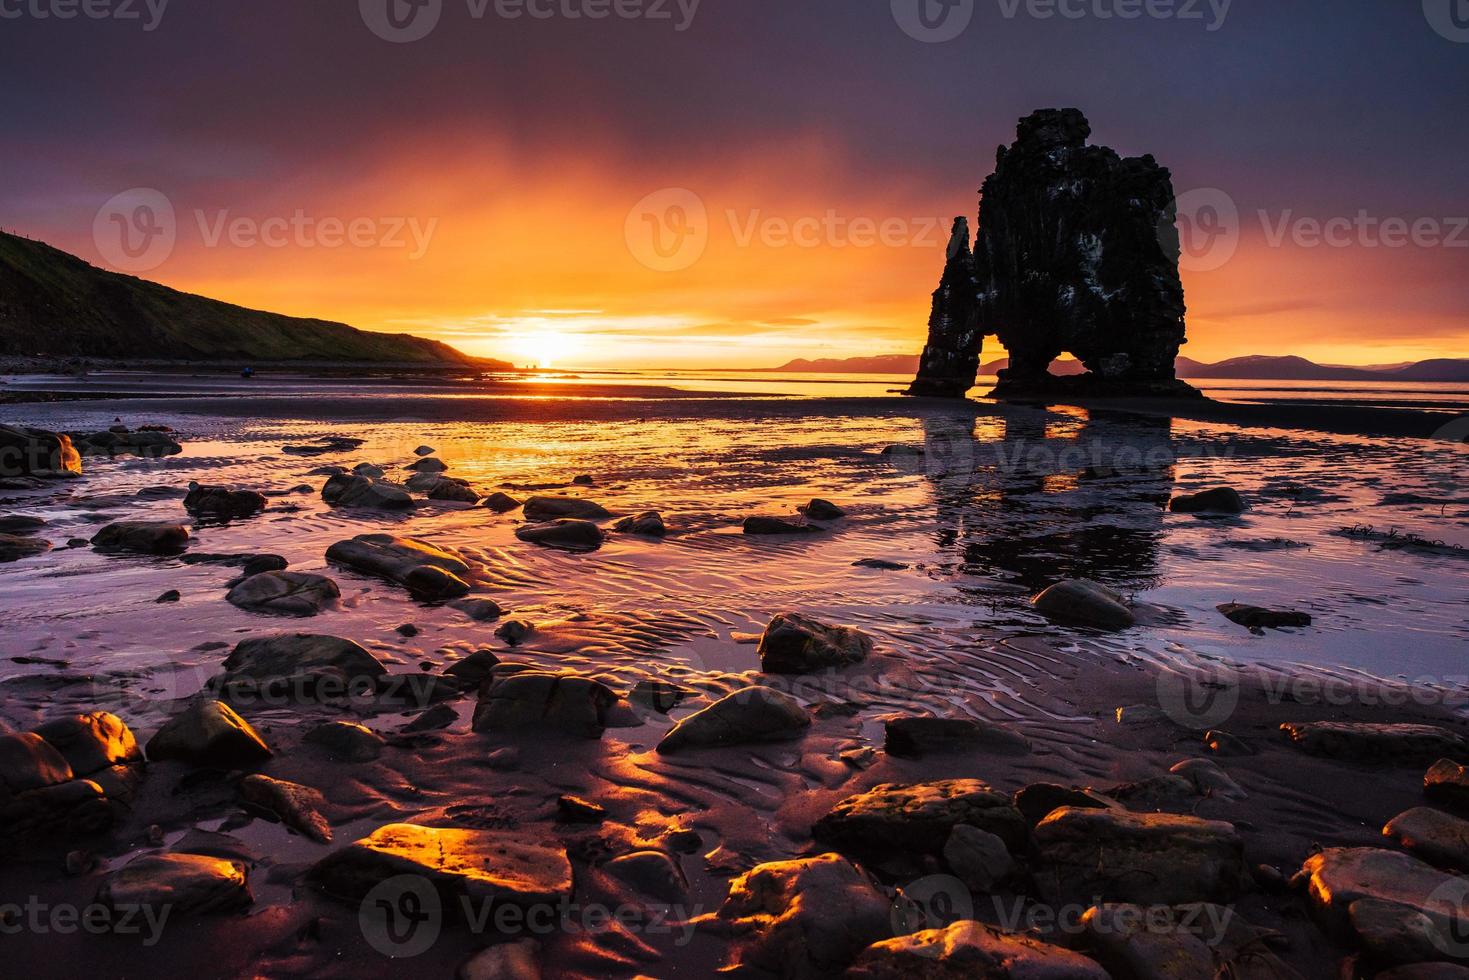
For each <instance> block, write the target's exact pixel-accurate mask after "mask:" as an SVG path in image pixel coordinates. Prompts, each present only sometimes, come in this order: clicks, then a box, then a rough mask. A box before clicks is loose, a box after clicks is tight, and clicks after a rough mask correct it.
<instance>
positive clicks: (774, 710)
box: [658, 687, 811, 753]
mask: <svg viewBox="0 0 1469 980" xmlns="http://www.w3.org/2000/svg"><path fill="white" fill-rule="evenodd" d="M810 727H811V716H810V715H809V714H808V713H807V712H806V709H805V708H803V707H801V704H800V702H799V701H797V700H796V699H795V698H793V697H791V696H790V695H789V694H786V693H784V692H782V691H776V690H772V689H771V688H768V687H747V688H744V689H743V690H739V691H735V692H734V693H733V694H729V695H726V696H725V697H723V698H720V699H719V700H718V701H715V702H714V703H713V704H711V705H709V706H708V707H707V708H704V709H703V710H701V711H697V712H695V713H694V714H691V715H689V716H688V717H687V718H685V719H683V720H682V721H680V722H679V723H678V724H676V725H674V726H673V729H672V730H671V731H669V733H668V734H667V735H665V736H663V740H662V741H660V742H659V743H658V751H659V752H660V753H670V752H680V751H683V750H685V749H690V748H715V747H719V746H725V745H749V744H755V743H760V742H782V741H788V740H790V739H796V738H800V737H801V736H803V735H805V734H806V730H807V729H808V728H810Z"/></svg>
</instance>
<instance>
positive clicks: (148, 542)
mask: <svg viewBox="0 0 1469 980" xmlns="http://www.w3.org/2000/svg"><path fill="white" fill-rule="evenodd" d="M188 545H189V529H188V528H186V527H184V526H183V525H182V524H169V523H166V522H157V521H119V522H117V523H116V524H109V525H107V526H106V527H104V528H103V529H102V530H100V531H98V532H97V533H96V534H94V535H93V536H92V547H94V548H96V549H97V550H98V551H112V552H132V553H134V554H141V555H175V554H178V553H179V552H181V551H183V550H184V549H185V548H187V547H188Z"/></svg>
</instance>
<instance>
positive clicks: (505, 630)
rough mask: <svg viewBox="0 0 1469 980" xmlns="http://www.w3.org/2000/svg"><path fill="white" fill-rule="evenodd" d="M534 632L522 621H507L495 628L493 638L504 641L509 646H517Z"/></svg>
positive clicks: (532, 627) (530, 626)
mask: <svg viewBox="0 0 1469 980" xmlns="http://www.w3.org/2000/svg"><path fill="white" fill-rule="evenodd" d="M535 631H536V628H535V626H534V625H532V624H531V623H527V622H526V621H525V620H523V619H509V620H506V621H505V622H503V623H501V624H500V625H499V626H497V627H495V636H497V637H499V638H500V639H502V640H504V641H505V643H506V644H508V645H509V646H512V647H514V646H519V645H520V644H521V643H522V642H524V641H525V638H526V637H528V636H530V635H531V634H532V633H534V632H535Z"/></svg>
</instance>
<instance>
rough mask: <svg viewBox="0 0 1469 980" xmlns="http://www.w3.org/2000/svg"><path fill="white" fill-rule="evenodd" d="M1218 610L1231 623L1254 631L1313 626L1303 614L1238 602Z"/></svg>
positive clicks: (1309, 619) (1220, 607)
mask: <svg viewBox="0 0 1469 980" xmlns="http://www.w3.org/2000/svg"><path fill="white" fill-rule="evenodd" d="M1218 609H1219V611H1220V612H1221V613H1223V614H1224V617H1225V618H1226V619H1228V620H1229V621H1230V622H1231V623H1235V624H1236V625H1239V626H1246V627H1249V628H1250V629H1252V630H1260V629H1285V628H1288V627H1292V626H1310V625H1311V617H1310V616H1309V615H1307V614H1306V613H1303V612H1284V611H1280V610H1275V609H1262V608H1261V607H1259V606H1247V605H1243V604H1241V603H1238V602H1227V603H1225V604H1224V605H1222V606H1219V607H1218Z"/></svg>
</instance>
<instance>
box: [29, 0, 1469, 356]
mask: <svg viewBox="0 0 1469 980" xmlns="http://www.w3.org/2000/svg"><path fill="white" fill-rule="evenodd" d="M35 2H41V7H42V9H45V7H46V3H45V2H44V0H25V3H24V4H22V3H18V2H11V0H6V4H8V6H7V5H5V4H0V8H3V9H4V10H10V11H16V10H19V11H22V16H20V17H18V18H11V17H10V16H9V15H8V14H7V15H6V16H5V18H4V19H0V62H3V64H4V65H5V68H4V71H5V78H6V80H7V82H8V84H7V85H5V86H4V87H3V88H0V133H3V134H4V143H3V147H0V161H3V167H0V175H3V180H0V226H3V227H4V228H5V229H6V230H10V231H15V232H19V233H21V234H25V235H29V236H31V237H35V238H41V239H44V240H46V241H48V242H50V243H52V244H54V245H56V246H58V247H60V248H63V249H66V250H67V251H71V252H75V253H76V254H78V255H81V256H82V257H83V258H85V259H87V260H88V261H91V262H95V263H97V264H99V265H103V266H109V267H117V265H118V263H117V262H116V261H112V259H113V258H115V257H116V249H115V247H109V245H108V243H107V242H105V241H101V242H99V240H98V233H97V232H96V231H95V230H94V227H95V228H101V229H104V232H103V234H104V237H105V229H106V228H108V227H109V225H108V223H107V222H106V221H105V220H103V221H99V220H98V216H99V211H101V210H103V209H104V208H105V207H107V206H108V202H109V201H111V200H113V199H114V198H115V196H116V195H118V194H120V193H121V192H124V191H128V190H130V189H133V188H146V189H151V190H153V191H157V192H159V193H160V194H161V195H163V197H164V198H166V199H167V201H168V203H169V204H170V205H171V207H172V208H173V210H174V230H175V235H176V244H175V245H174V247H173V248H172V250H171V252H169V254H167V256H166V257H165V258H163V259H162V261H161V262H159V263H158V264H157V265H156V267H153V268H150V269H145V270H140V271H139V274H141V275H143V276H145V277H146V278H150V279H156V280H158V281H161V282H164V283H166V284H168V285H171V286H174V287H177V288H180V289H185V290H188V291H190V292H197V293H202V294H205V295H209V296H213V297H216V298H220V299H225V300H228V301H231V302H235V303H240V304H243V305H247V306H252V307H259V308H264V309H270V310H275V311H279V312H283V313H290V314H294V315H302V316H318V317H323V318H327V319H335V320H343V321H346V322H349V323H352V324H354V325H356V326H360V327H364V328H368V329H374V330H390V331H407V332H413V333H418V334H421V335H424V336H431V337H435V338H439V339H442V340H445V341H448V342H450V343H452V344H454V345H456V346H458V347H460V348H461V349H463V350H465V351H468V352H470V353H474V354H481V355H486V356H494V357H503V358H507V359H510V360H513V361H515V362H517V363H531V362H538V363H542V364H553V365H555V366H558V367H582V366H608V367H618V368H625V367H639V366H658V367H714V366H726V367H757V366H764V365H774V364H779V363H782V362H783V361H785V360H788V359H789V358H792V357H798V356H799V357H831V356H851V355H864V354H885V353H916V352H917V351H918V349H919V348H920V347H921V345H922V341H923V337H924V335H925V332H926V319H927V315H928V306H929V294H930V292H931V291H932V289H933V288H934V285H935V284H936V282H937V279H938V275H939V272H940V270H941V267H942V264H943V245H944V243H945V241H946V240H947V235H948V226H949V223H950V221H951V220H952V218H953V216H955V215H959V214H965V215H970V216H971V217H972V216H973V215H974V214H975V212H976V211H977V206H978V203H977V188H978V187H979V184H980V182H981V181H982V180H983V178H984V177H985V176H986V175H987V174H988V173H989V172H990V170H991V169H992V167H993V163H994V150H995V147H996V146H997V145H999V144H1000V143H1006V142H1009V141H1010V140H1011V139H1013V136H1014V124H1015V120H1016V119H1017V118H1018V117H1020V116H1022V115H1024V114H1026V113H1028V112H1030V111H1031V110H1033V109H1036V108H1041V107H1047V106H1073V105H1074V106H1077V107H1079V108H1081V109H1082V110H1083V111H1084V112H1086V113H1087V115H1088V116H1089V117H1090V119H1091V121H1092V126H1093V131H1094V136H1093V139H1094V141H1096V142H1101V143H1106V144H1109V145H1111V146H1114V147H1115V148H1117V149H1118V150H1119V151H1121V152H1123V153H1127V154H1141V153H1152V154H1153V155H1154V156H1156V157H1157V158H1158V160H1159V161H1160V162H1161V163H1163V164H1164V165H1165V166H1168V167H1170V168H1171V169H1172V171H1173V174H1174V184H1175V188H1176V190H1177V191H1178V192H1179V193H1180V195H1181V196H1182V195H1184V194H1185V192H1196V191H1199V190H1201V189H1210V192H1209V193H1208V194H1206V195H1202V196H1201V195H1198V194H1195V195H1194V197H1193V198H1190V200H1203V201H1205V202H1217V201H1221V200H1222V201H1225V202H1227V205H1228V207H1232V208H1234V209H1235V211H1236V212H1237V214H1238V218H1237V220H1231V219H1229V218H1228V214H1227V208H1226V218H1225V227H1224V236H1223V237H1221V238H1218V239H1212V241H1213V242H1214V244H1215V246H1216V249H1215V251H1213V252H1208V251H1207V250H1204V253H1203V254H1201V255H1196V256H1194V257H1192V258H1191V259H1190V260H1189V261H1188V262H1186V264H1185V285H1186V287H1187V291H1188V304H1189V336H1190V343H1189V345H1188V346H1187V347H1186V348H1185V349H1184V354H1185V355H1187V356H1190V357H1193V358H1196V359H1200V360H1217V359H1220V358H1224V357H1230V356H1235V355H1240V354H1250V353H1297V354H1302V355H1304V356H1307V357H1310V358H1312V359H1315V360H1319V361H1327V362H1334V363H1361V364H1375V363H1391V362H1399V361H1406V360H1415V359H1419V358H1426V357H1442V356H1466V355H1469V217H1466V215H1469V164H1466V161H1469V127H1466V126H1465V125H1464V118H1465V112H1464V100H1465V96H1466V93H1469V36H1460V35H1457V34H1455V33H1454V31H1453V30H1451V28H1452V27H1453V22H1452V21H1450V22H1448V24H1447V26H1445V24H1444V23H1443V22H1442V20H1441V19H1439V21H1438V22H1437V23H1436V22H1435V18H1434V17H1433V16H1430V14H1431V13H1432V9H1431V8H1433V6H1434V0H1429V2H1428V4H1426V5H1425V4H1422V3H1420V2H1419V0H1398V2H1391V3H1386V2H1353V3H1350V4H1344V3H1341V2H1340V0H1290V2H1288V3H1282V2H1280V0H1235V2H1234V3H1233V4H1228V5H1226V4H1223V3H1222V0H1214V3H1213V4H1212V5H1211V4H1210V3H1209V2H1208V0H1203V2H1200V3H1198V4H1197V5H1196V7H1195V5H1194V4H1193V0H1179V2H1178V3H1177V4H1175V5H1173V9H1174V15H1173V16H1170V17H1166V18H1154V17H1149V16H1146V15H1145V16H1143V17H1141V18H1140V19H1136V20H1122V19H1119V18H1117V17H1115V16H1114V17H1104V16H1101V15H1103V14H1109V13H1113V12H1115V11H1116V10H1117V9H1118V8H1119V0H1085V2H1082V0H1070V2H1069V3H1066V2H1065V0H1063V7H1065V8H1066V9H1068V10H1069V11H1070V12H1071V13H1073V14H1078V15H1079V16H1075V17H1063V16H1060V15H1059V14H1058V15H1057V16H1053V17H1037V16H1033V14H1034V13H1037V12H1041V11H1044V10H1048V9H1051V8H1050V7H1049V6H1047V5H1046V4H1032V3H1028V2H1022V0H958V2H960V3H961V4H962V3H965V2H970V3H971V6H972V8H973V9H972V11H969V12H968V13H969V14H970V16H971V20H970V22H969V24H968V27H967V29H965V30H964V31H963V32H962V33H961V34H960V35H959V36H958V37H957V38H956V39H953V40H949V41H945V42H927V41H922V40H918V39H915V38H914V37H912V36H910V35H909V33H906V32H905V30H904V29H903V28H902V27H901V26H900V21H902V20H903V19H904V14H903V9H902V8H903V5H904V4H905V3H911V4H916V3H918V2H919V0H895V3H891V4H890V2H889V0H703V2H702V3H694V2H693V0H684V2H683V4H682V5H680V4H679V3H678V2H676V0H669V2H668V3H667V4H664V3H663V2H662V0H642V2H641V4H639V3H638V2H637V0H621V2H623V3H625V4H626V6H625V7H624V8H622V9H624V10H640V11H641V14H642V15H641V16H638V17H618V16H616V15H613V16H611V17H609V18H607V19H600V20H592V19H589V18H588V17H585V16H582V17H575V18H573V17H571V16H569V14H570V13H578V12H581V13H584V12H586V11H587V10H589V9H595V8H596V6H597V3H598V0H554V2H552V0H530V3H531V6H532V7H536V4H537V3H539V4H542V6H539V7H536V9H537V10H538V11H539V12H541V13H547V14H550V16H548V17H544V18H541V17H531V16H522V17H519V18H515V19H509V18H505V17H501V16H498V15H497V13H496V6H495V2H494V0H491V2H490V4H489V7H488V8H486V9H485V10H484V14H483V16H476V11H478V10H479V9H481V4H480V3H479V2H478V0H427V2H429V3H441V4H442V9H441V10H440V11H438V16H439V20H438V22H437V25H436V26H435V27H434V28H433V30H432V31H431V32H430V33H428V35H427V36H426V37H423V38H422V39H420V40H416V41H412V42H409V43H392V42H390V41H387V40H384V39H382V38H381V37H379V36H377V34H375V33H374V30H373V29H372V27H370V26H369V21H371V20H372V19H373V17H374V14H373V13H372V6H373V4H374V3H376V4H377V5H378V8H382V7H383V6H384V5H385V4H386V3H387V2H389V0H362V3H361V4H360V5H359V3H356V2H352V0H309V2H302V0H172V2H171V3H167V5H166V7H165V8H164V9H163V10H162V14H161V17H157V18H155V19H156V23H151V26H152V28H153V29H151V30H149V29H146V28H147V27H148V26H150V23H149V20H150V18H153V17H154V14H153V13H151V12H150V11H149V8H148V5H146V4H144V3H143V2H142V0H137V2H136V3H135V4H134V5H133V6H134V7H136V8H137V9H138V10H140V11H141V12H142V17H143V22H139V21H135V20H126V19H115V18H113V19H105V20H91V19H87V18H84V17H83V18H78V19H71V20H60V19H57V18H56V17H54V16H51V17H44V18H42V17H38V16H36V15H35V13H34V10H33V8H32V4H33V3H35ZM159 2H160V0H154V2H153V7H154V8H155V10H156V8H157V7H158V4H159ZM392 2H394V3H399V2H402V0H392ZM501 2H502V3H504V0H501ZM601 3H602V8H601V9H607V8H609V7H611V6H612V5H611V3H610V0H601ZM1445 3H1446V4H1447V0H1445ZM1126 4H1127V0H1120V6H1122V7H1125V6H1126ZM1138 6H1141V4H1138ZM1226 6H1227V8H1228V9H1227V13H1225V12H1224V10H1223V9H1222V8H1224V7H1226ZM650 8H655V9H650ZM510 9H511V10H514V9H521V8H518V7H512V8H510ZM1185 10H1188V11H1190V12H1192V11H1194V10H1196V11H1197V12H1198V13H1199V14H1200V16H1201V19H1193V18H1191V17H1185V16H1180V14H1181V13H1183V12H1184V11H1185ZM961 11H962V8H961ZM402 12H403V11H402V10H400V13H402ZM409 12H411V9H409ZM664 12H666V13H667V14H668V18H667V19H662V18H660V17H657V16H653V15H654V14H659V13H664ZM380 13H381V9H379V14H380ZM1463 33H1464V34H1469V31H1466V32H1463ZM680 209H681V210H680ZM701 209H702V212H703V216H702V217H701V216H700V214H699V211H700V210H701ZM1261 212H1263V216H1262V214H1261ZM298 216H299V217H298ZM236 219H244V222H243V223H240V224H238V225H235V224H232V222H235V221H236ZM271 219H275V220H274V221H272V220H271ZM328 219H331V220H336V221H339V222H341V223H343V224H344V225H346V224H350V223H353V222H355V223H356V227H357V230H358V239H359V240H358V241H357V242H355V243H353V242H345V243H334V242H333V235H332V229H331V220H328ZM1300 219H1306V223H1305V224H1302V223H1301V220H1300ZM1330 219H1338V234H1337V235H1336V236H1335V239H1334V240H1333V241H1331V242H1329V243H1318V242H1316V241H1315V240H1314V236H1313V231H1312V226H1311V224H1310V221H1311V220H1315V221H1323V222H1324V221H1327V220H1330ZM1388 219H1396V220H1400V221H1402V222H1403V225H1404V226H1408V227H1416V228H1417V229H1418V241H1417V243H1412V242H1408V243H1402V244H1391V243H1384V242H1383V241H1382V228H1381V223H1382V222H1384V221H1387V220H1388ZM323 220H326V221H327V224H326V226H325V227H323V226H321V225H320V224H319V222H321V221H323ZM650 221H651V222H653V224H649V222H650ZM287 224H291V225H293V227H292V228H291V229H290V230H289V231H285V232H283V233H282V235H283V237H280V238H272V240H271V241H270V242H268V243H267V242H261V241H257V240H255V237H252V236H253V234H254V231H259V232H267V231H270V230H271V229H275V230H276V231H279V230H280V229H281V228H282V227H283V226H284V225H287ZM1348 224H1349V225H1350V229H1349V230H1344V229H1345V228H1346V225H1348ZM655 226H656V227H657V228H658V230H659V231H660V233H661V234H662V235H663V236H664V238H663V243H664V244H666V245H668V247H669V249H671V251H669V252H665V253H664V254H660V253H659V252H658V251H657V250H656V249H655V248H654V243H653V241H652V239H651V234H652V230H653V229H654V227H655ZM252 229H253V231H252ZM680 229H683V230H685V231H687V232H689V234H687V235H686V236H685V237H684V238H682V239H679V238H678V237H677V235H676V232H678V231H679V230H680ZM1282 229H1284V231H1282ZM1388 230H1389V236H1388V237H1389V238H1391V237H1392V235H1391V227H1389V229H1388ZM1231 235H1237V237H1238V244H1237V248H1235V249H1234V250H1233V252H1232V254H1230V252H1229V251H1228V250H1229V249H1230V248H1233V246H1231V244H1230V242H1231V241H1232V239H1231V238H1230V237H1229V236H1231ZM1282 235H1283V237H1282ZM267 237H269V236H267ZM680 241H682V243H683V248H682V250H680V249H678V248H677V247H676V246H677V245H678V243H679V242H680ZM1221 242H1222V243H1223V244H1220V243H1221ZM114 244H115V243H114ZM701 246H702V251H700V247H701ZM1220 249H1223V250H1224V251H1220ZM1221 259H1223V261H1222V264H1219V261H1220V260H1221ZM1216 264H1217V265H1218V267H1217V268H1210V266H1213V265H1216ZM993 349H994V348H993V347H992V348H991V350H993Z"/></svg>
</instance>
